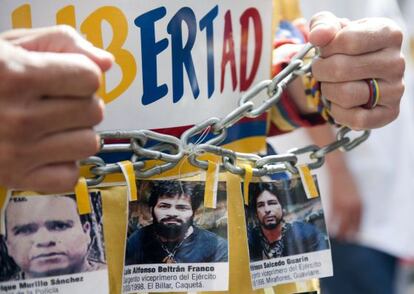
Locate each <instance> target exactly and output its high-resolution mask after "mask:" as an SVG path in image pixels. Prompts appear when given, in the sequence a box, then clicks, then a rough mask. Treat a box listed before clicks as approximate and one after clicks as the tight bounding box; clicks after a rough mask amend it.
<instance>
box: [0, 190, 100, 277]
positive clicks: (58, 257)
mask: <svg viewBox="0 0 414 294" xmlns="http://www.w3.org/2000/svg"><path fill="white" fill-rule="evenodd" d="M85 217H86V216H85ZM4 220H5V226H6V232H5V233H6V235H5V236H4V237H3V238H4V241H5V245H6V249H7V254H8V256H9V257H11V259H12V261H13V263H14V264H15V265H16V269H17V270H16V272H15V273H14V274H13V276H12V277H10V279H11V280H25V279H32V278H45V277H52V276H60V275H68V274H76V273H82V272H90V271H96V270H100V269H104V268H106V264H104V263H102V262H99V261H96V260H91V259H90V254H89V253H90V246H91V243H92V238H91V229H92V228H91V226H92V225H91V223H90V221H88V220H87V218H84V216H80V215H79V214H78V209H77V204H76V201H75V199H74V197H72V196H66V195H59V196H28V197H12V198H10V201H9V204H8V206H7V208H6V211H5V218H4ZM1 278H2V280H7V277H1Z"/></svg>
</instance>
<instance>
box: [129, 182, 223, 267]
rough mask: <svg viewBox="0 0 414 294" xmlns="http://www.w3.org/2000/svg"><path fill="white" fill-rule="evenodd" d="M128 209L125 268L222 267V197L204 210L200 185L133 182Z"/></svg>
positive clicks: (202, 185) (221, 194) (219, 193)
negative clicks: (133, 198) (135, 196)
mask: <svg viewBox="0 0 414 294" xmlns="http://www.w3.org/2000/svg"><path fill="white" fill-rule="evenodd" d="M137 190H138V194H139V200H138V201H133V202H130V204H129V222H128V240H127V248H126V254H125V264H126V265H138V264H168V263H209V262H227V261H228V244H227V193H226V185H225V183H221V182H219V183H218V189H217V207H216V208H215V209H212V208H206V207H204V205H203V203H204V190H205V183H204V182H195V181H138V182H137Z"/></svg>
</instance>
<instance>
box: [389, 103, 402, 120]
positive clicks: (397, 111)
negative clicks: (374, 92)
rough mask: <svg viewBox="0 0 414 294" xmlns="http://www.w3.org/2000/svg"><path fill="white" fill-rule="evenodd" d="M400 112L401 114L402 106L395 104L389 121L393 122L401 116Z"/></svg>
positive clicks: (390, 112)
mask: <svg viewBox="0 0 414 294" xmlns="http://www.w3.org/2000/svg"><path fill="white" fill-rule="evenodd" d="M399 114H400V106H399V105H395V106H394V107H392V108H391V109H390V111H389V122H392V121H393V120H395V119H396V118H397V117H398V116H399Z"/></svg>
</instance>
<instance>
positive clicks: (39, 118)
mask: <svg viewBox="0 0 414 294" xmlns="http://www.w3.org/2000/svg"><path fill="white" fill-rule="evenodd" d="M112 60H113V58H112V56H111V55H110V54H109V53H106V52H104V51H103V50H101V49H98V48H95V47H93V46H92V45H91V44H90V43H88V42H87V41H85V40H83V39H82V38H81V37H80V36H79V35H78V34H77V33H76V32H75V31H74V30H73V29H70V28H69V27H66V26H59V27H51V28H42V29H33V30H15V31H10V32H6V33H3V34H1V35H0V76H1V81H0V122H1V123H0V185H2V186H6V187H8V188H14V189H26V190H27V189H30V190H36V191H39V192H49V193H57V192H67V191H70V190H72V189H73V187H74V185H75V184H76V182H77V179H78V176H79V175H78V166H77V160H79V159H82V158H85V157H87V156H90V155H93V154H95V153H96V152H97V151H98V149H99V138H98V136H97V135H96V133H95V132H94V130H93V127H94V126H95V125H96V124H98V123H99V122H100V121H101V120H102V118H103V109H104V106H103V102H102V101H101V100H100V99H98V98H96V97H95V96H94V93H95V92H96V91H97V89H98V88H99V85H100V78H101V74H102V72H103V71H106V70H108V69H109V67H110V66H111V63H112Z"/></svg>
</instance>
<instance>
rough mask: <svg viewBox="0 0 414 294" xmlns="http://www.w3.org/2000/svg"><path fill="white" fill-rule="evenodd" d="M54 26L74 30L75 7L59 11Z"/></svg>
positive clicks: (70, 6) (67, 7)
mask: <svg viewBox="0 0 414 294" xmlns="http://www.w3.org/2000/svg"><path fill="white" fill-rule="evenodd" d="M56 24H58V25H60V24H65V25H68V26H71V27H73V28H76V18H75V6H73V5H69V6H66V7H64V8H62V9H61V10H59V11H58V12H57V14H56Z"/></svg>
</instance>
